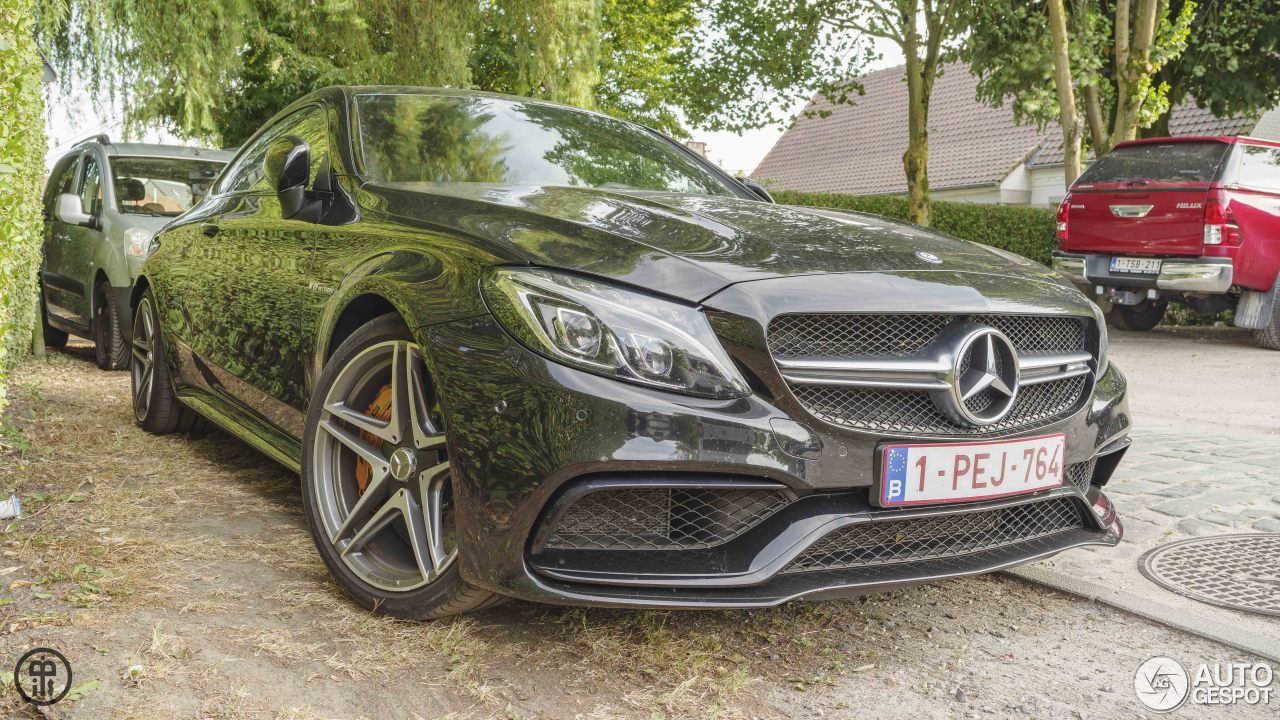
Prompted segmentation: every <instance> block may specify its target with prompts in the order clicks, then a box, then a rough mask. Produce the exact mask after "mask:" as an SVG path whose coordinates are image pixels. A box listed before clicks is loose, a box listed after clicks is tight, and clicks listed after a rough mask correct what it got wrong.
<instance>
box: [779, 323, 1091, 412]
mask: <svg viewBox="0 0 1280 720" xmlns="http://www.w3.org/2000/svg"><path fill="white" fill-rule="evenodd" d="M961 322H969V323H975V324H978V325H985V326H989V327H993V328H996V329H997V330H1000V331H1001V332H1002V333H1004V334H1005V335H1006V336H1007V337H1008V338H1009V340H1010V341H1011V342H1012V344H1013V346H1014V348H1015V350H1016V351H1017V353H1018V355H1019V356H1020V357H1034V356H1046V355H1064V354H1073V353H1074V354H1079V353H1082V352H1087V351H1088V348H1087V345H1088V339H1087V329H1088V327H1089V325H1088V323H1090V322H1092V320H1089V319H1087V318H1080V317H1069V316H1037V315H943V314H920V315H914V314H891V315H871V314H857V313H845V314H814V315H800V314H786V315H779V316H777V317H775V318H774V319H773V320H772V321H771V322H770V323H769V330H768V345H769V350H770V352H771V353H772V355H773V357H774V358H776V359H778V360H779V361H787V360H798V361H809V362H811V363H812V362H813V361H819V362H820V361H824V360H826V361H841V360H858V359H862V360H868V359H873V360H880V361H883V362H885V363H891V364H892V363H897V362H899V361H915V360H919V359H924V358H926V356H933V355H935V351H934V349H930V348H929V345H930V343H932V342H933V340H934V338H936V337H937V336H938V335H939V333H941V332H943V331H944V330H945V329H947V328H948V327H949V326H951V325H953V324H956V323H961ZM962 370H963V368H962ZM1090 382H1091V380H1090V376H1088V375H1077V376H1074V377H1064V378H1060V379H1057V380H1051V381H1048V382H1042V383H1039V384H1028V385H1024V386H1023V387H1022V388H1020V390H1019V392H1018V397H1017V399H1016V401H1015V402H1014V405H1013V407H1012V408H1011V409H1010V411H1009V414H1008V415H1006V416H1005V417H1004V418H1003V419H1002V420H1000V421H999V422H997V423H994V424H991V425H982V426H971V425H965V424H960V423H957V422H956V421H954V420H952V419H950V418H949V417H948V416H947V415H946V414H944V413H943V412H942V411H940V410H939V409H938V407H937V406H936V405H935V404H934V402H933V399H932V397H931V396H930V392H929V391H928V390H920V389H910V388H904V387H876V386H870V387H868V386H859V385H854V384H839V383H836V382H831V383H823V382H821V381H816V382H815V381H807V382H792V381H788V387H789V388H790V389H791V392H792V395H794V396H795V399H796V400H797V401H799V403H800V404H801V405H802V406H804V408H805V409H806V410H808V411H809V412H810V413H811V414H812V415H814V416H815V417H816V418H818V419H819V420H822V421H825V422H827V423H831V424H833V425H840V426H844V427H850V428H856V429H860V430H868V431H873V432H880V433H886V434H896V435H935V436H965V437H993V436H998V435H1007V434H1009V433H1011V432H1022V431H1028V430H1033V429H1036V428H1039V427H1043V426H1046V425H1050V424H1052V423H1054V422H1056V421H1058V420H1061V419H1062V418H1064V417H1066V416H1067V415H1069V414H1070V413H1071V412H1073V411H1075V410H1076V409H1077V408H1078V407H1079V406H1080V405H1081V403H1082V401H1083V399H1084V396H1085V393H1086V392H1087V391H1088V389H1089V385H1090ZM991 402H992V398H991V396H990V395H989V394H988V393H978V394H977V395H974V396H973V397H971V398H969V399H967V400H966V401H965V405H966V407H967V408H968V410H969V411H970V412H972V413H981V412H983V411H984V410H986V409H987V406H989V405H990V403H991Z"/></svg>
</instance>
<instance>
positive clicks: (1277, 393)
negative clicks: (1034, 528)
mask: <svg viewBox="0 0 1280 720" xmlns="http://www.w3.org/2000/svg"><path fill="white" fill-rule="evenodd" d="M1117 335H1118V337H1117V338H1115V339H1116V340H1118V342H1116V351H1115V352H1114V353H1113V357H1119V358H1120V366H1121V367H1122V369H1123V370H1124V371H1125V372H1126V374H1127V375H1128V377H1129V379H1130V393H1131V398H1130V404H1131V407H1132V409H1133V415H1134V422H1135V429H1134V431H1133V434H1132V437H1133V446H1132V447H1131V448H1130V450H1129V453H1128V455H1127V456H1126V457H1125V458H1124V460H1123V462H1121V464H1120V467H1119V468H1118V469H1117V471H1116V475H1115V476H1114V477H1113V478H1112V480H1111V482H1110V483H1109V484H1108V486H1107V494H1108V496H1109V497H1110V498H1111V499H1112V501H1113V502H1114V503H1115V505H1116V508H1117V511H1118V512H1119V514H1120V518H1121V521H1122V522H1123V524H1124V527H1125V537H1124V540H1123V541H1122V542H1121V544H1120V545H1119V546H1117V547H1115V548H1078V549H1075V550H1070V551H1068V552H1065V553H1062V554H1061V555H1058V556H1057V557H1054V558H1051V559H1049V560H1045V561H1043V562H1039V563H1035V564H1033V565H1030V566H1027V568H1026V570H1025V571H1015V574H1019V575H1023V576H1024V577H1028V578H1030V579H1033V580H1037V581H1042V582H1044V581H1048V582H1050V584H1055V585H1057V586H1059V587H1063V588H1064V589H1065V588H1066V587H1067V586H1069V585H1073V584H1074V585H1076V586H1077V588H1081V587H1082V588H1087V589H1085V590H1080V591H1081V592H1083V593H1084V594H1092V595H1094V596H1095V597H1097V598H1098V599H1101V600H1103V601H1104V602H1111V601H1113V600H1115V599H1117V598H1122V597H1123V598H1127V602H1125V601H1121V602H1116V603H1114V604H1119V605H1121V606H1126V607H1127V609H1137V610H1138V611H1139V612H1142V613H1143V614H1147V615H1148V616H1149V617H1154V618H1156V619H1160V620H1164V621H1169V622H1171V623H1172V624H1177V625H1178V626H1180V627H1185V628H1189V629H1200V628H1210V627H1211V626H1212V627H1217V628H1219V629H1230V630H1234V631H1235V632H1236V633H1237V636H1238V637H1241V638H1245V639H1248V638H1250V637H1254V638H1259V639H1260V640H1261V642H1263V643H1264V644H1266V645H1267V646H1268V647H1270V648H1280V621H1278V620H1277V619H1276V618H1272V617H1267V616H1264V615H1254V614H1248V613H1242V612H1237V611H1233V610H1226V609H1222V608H1218V607H1214V606H1210V605H1206V604H1203V603H1199V602H1196V601H1193V600H1190V599H1187V598H1184V597H1181V596H1179V595H1176V594H1174V593H1172V592H1169V591H1167V590H1165V589H1163V588H1161V587H1160V586H1158V585H1156V584H1155V583H1153V582H1151V581H1150V580H1148V579H1147V578H1146V577H1144V576H1143V575H1142V574H1141V573H1140V572H1139V571H1138V558H1139V557H1140V556H1141V555H1142V554H1143V553H1144V552H1146V551H1147V550H1150V549H1152V548H1154V547H1157V546H1159V545H1163V544H1166V543H1169V542H1173V541H1176V540H1182V539H1185V538H1191V537H1200V536H1207V535H1224V534H1230V533H1262V532H1266V533H1280V424H1277V423H1276V422H1275V420H1274V414H1273V413H1274V412H1275V411H1274V410H1273V409H1272V410H1270V413H1272V414H1268V413H1258V412H1248V409H1249V408H1251V407H1254V406H1258V407H1263V408H1268V409H1271V408H1276V407H1280V354H1275V353H1268V352H1266V351H1258V350H1256V349H1254V348H1249V347H1247V346H1242V345H1241V343H1240V342H1239V340H1240V338H1239V337H1237V335H1239V333H1221V334H1220V335H1219V336H1216V337H1215V336H1214V335H1213V334H1211V333H1202V334H1196V335H1194V336H1191V337H1187V336H1180V335H1179V334H1177V333H1174V332H1168V333H1161V332H1156V333H1152V334H1150V335H1138V334H1134V333H1119V334H1117ZM1126 355H1128V356H1129V357H1125V356H1126ZM1242 361H1243V362H1242ZM1225 362H1231V363H1232V364H1233V367H1231V368H1229V374H1230V376H1231V377H1230V381H1229V384H1226V385H1223V386H1222V387H1220V388H1219V392H1218V396H1217V397H1216V398H1214V399H1213V403H1216V404H1211V403H1209V402H1207V401H1206V395H1205V386H1206V385H1211V384H1215V383H1218V382H1219V381H1218V380H1217V379H1215V380H1213V382H1212V383H1207V382H1206V380H1205V378H1206V377H1214V378H1216V377H1217V376H1216V375H1214V373H1216V372H1220V371H1222V370H1223V368H1222V367H1221V365H1220V363H1225ZM1208 368H1215V369H1213V370H1209V369H1208ZM1206 373H1208V375H1206ZM1152 376H1156V377H1158V378H1159V383H1158V384H1157V383H1153V382H1152ZM1224 382H1226V381H1224ZM1179 388H1195V391H1194V392H1191V391H1187V392H1181V391H1180V390H1179ZM1250 404H1252V405H1250ZM1232 407H1236V408H1237V411H1235V412H1233V411H1232V410H1231V408H1232ZM1139 605H1145V606H1147V608H1151V609H1149V610H1148V609H1144V608H1138V607H1134V606H1139ZM1166 616H1169V617H1166ZM1208 634H1209V635H1211V636H1213V635H1214V634H1213V633H1212V632H1208ZM1215 639H1220V640H1221V639H1223V638H1221V637H1216V638H1215Z"/></svg>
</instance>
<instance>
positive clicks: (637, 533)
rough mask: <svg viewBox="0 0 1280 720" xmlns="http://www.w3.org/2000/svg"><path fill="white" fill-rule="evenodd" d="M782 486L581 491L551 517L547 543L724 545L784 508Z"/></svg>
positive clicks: (581, 546)
mask: <svg viewBox="0 0 1280 720" xmlns="http://www.w3.org/2000/svg"><path fill="white" fill-rule="evenodd" d="M787 502H788V496H787V494H786V493H784V492H782V491H781V490H764V489H751V490H734V489H728V488H621V489H617V490H598V491H596V492H592V493H589V494H586V495H583V496H582V497H581V498H579V499H578V500H576V501H574V503H573V504H572V505H570V506H569V507H568V509H566V510H565V511H564V513H563V514H561V515H560V516H559V518H558V519H557V520H556V521H555V522H556V526H555V527H554V528H553V529H552V531H551V533H550V535H549V536H548V538H547V541H546V544H545V547H547V548H554V549H559V550H680V549H695V548H708V547H714V546H716V545H722V544H724V543H726V542H729V541H730V540H733V539H734V538H736V537H738V536H739V535H741V534H743V533H744V532H746V531H748V530H750V529H751V528H752V527H754V526H756V525H757V524H759V523H760V522H762V521H763V520H764V519H765V518H767V517H769V516H770V515H772V514H773V513H775V512H777V511H778V510H780V509H782V507H783V506H784V505H786V504H787Z"/></svg>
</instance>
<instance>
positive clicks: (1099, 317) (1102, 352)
mask: <svg viewBox="0 0 1280 720" xmlns="http://www.w3.org/2000/svg"><path fill="white" fill-rule="evenodd" d="M1089 305H1090V307H1092V308H1093V319H1094V320H1095V321H1096V322H1097V323H1098V377H1102V376H1103V375H1105V374H1106V372H1107V368H1108V367H1110V365H1111V358H1110V357H1109V354H1110V350H1111V339H1110V338H1108V337H1107V316H1106V315H1105V314H1104V313H1103V312H1102V308H1100V307H1098V303H1096V302H1094V301H1092V300H1090V301H1089Z"/></svg>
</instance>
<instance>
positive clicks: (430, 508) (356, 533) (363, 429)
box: [303, 316, 490, 617]
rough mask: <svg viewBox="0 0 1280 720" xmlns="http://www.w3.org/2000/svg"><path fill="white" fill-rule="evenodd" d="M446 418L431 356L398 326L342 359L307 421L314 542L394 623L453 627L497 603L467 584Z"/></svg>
mask: <svg viewBox="0 0 1280 720" xmlns="http://www.w3.org/2000/svg"><path fill="white" fill-rule="evenodd" d="M438 407H439V404H438V403H437V402H436V399H435V393H434V391H433V389H432V388H431V386H430V384H429V383H428V381H427V372H426V367H425V362H424V357H423V352H422V348H421V347H420V346H419V345H417V344H416V343H415V342H413V341H412V340H411V339H410V336H409V333H408V332H407V330H406V329H405V328H404V326H403V324H402V323H401V322H400V320H399V318H396V317H394V316H388V317H385V318H381V319H379V320H376V321H374V322H373V323H370V324H369V325H367V326H365V327H364V328H361V329H360V330H359V331H357V332H356V333H354V334H353V335H352V336H351V337H350V338H348V339H347V341H346V342H344V343H343V344H342V346H341V347H339V348H338V350H337V351H336V352H335V353H334V356H333V357H332V358H331V359H330V361H329V363H328V364H327V365H326V367H325V370H324V372H323V373H322V375H321V377H320V379H319V381H318V383H317V387H316V389H315V391H314V395H313V400H312V403H311V409H310V411H309V413H308V416H307V431H306V438H305V443H306V446H305V447H304V451H303V455H304V458H303V480H304V501H305V502H306V504H307V518H308V521H309V523H310V525H311V530H312V535H313V537H314V538H315V540H316V544H317V546H319V548H320V550H321V554H322V555H323V556H324V558H325V561H326V563H328V565H329V567H330V569H331V570H332V571H333V572H334V575H335V577H337V578H338V580H339V584H341V585H342V586H343V587H344V589H346V590H347V591H348V592H349V593H350V594H351V595H352V596H353V597H354V598H355V599H356V600H358V601H360V602H361V603H362V604H365V605H366V606H368V607H372V608H376V609H379V610H381V611H385V612H388V613H390V614H394V615H400V616H408V617H432V616H439V615H448V614H453V613H457V612H464V611H466V610H470V609H475V608H476V607H478V606H480V605H482V604H485V603H486V602H487V601H489V600H490V595H489V594H488V593H485V592H482V591H479V590H476V589H474V588H471V587H469V586H467V585H466V583H465V582H464V581H463V580H462V579H461V576H460V575H459V574H458V572H457V564H458V563H457V560H458V543H457V539H456V535H455V530H454V508H455V504H454V498H453V486H452V474H451V473H450V467H449V459H448V450H447V446H446V440H445V433H444V427H443V422H442V421H441V419H440V416H439V412H438Z"/></svg>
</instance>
